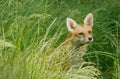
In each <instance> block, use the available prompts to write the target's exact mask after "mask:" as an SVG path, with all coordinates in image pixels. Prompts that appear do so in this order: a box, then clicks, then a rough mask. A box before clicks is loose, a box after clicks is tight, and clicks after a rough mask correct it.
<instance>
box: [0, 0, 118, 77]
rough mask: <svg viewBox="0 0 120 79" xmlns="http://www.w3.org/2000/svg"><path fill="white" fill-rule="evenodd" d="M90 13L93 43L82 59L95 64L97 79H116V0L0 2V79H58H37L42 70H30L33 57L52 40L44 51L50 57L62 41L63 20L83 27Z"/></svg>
mask: <svg viewBox="0 0 120 79" xmlns="http://www.w3.org/2000/svg"><path fill="white" fill-rule="evenodd" d="M90 12H91V13H93V15H94V27H93V37H94V42H93V43H92V44H90V46H89V47H88V51H87V54H85V56H84V59H85V60H86V61H91V62H94V63H95V64H96V67H97V68H98V69H99V70H100V71H101V72H102V74H101V77H102V78H100V79H120V0H0V79H58V78H57V77H52V78H50V77H49V76H48V77H47V78H46V77H42V76H43V75H41V76H40V77H39V76H38V75H40V74H38V73H41V71H42V69H43V71H45V70H44V69H45V68H42V67H44V66H40V67H41V68H40V70H39V71H37V69H36V70H35V69H34V65H32V62H34V55H35V56H36V55H38V56H39V55H41V54H40V53H42V52H43V51H40V50H42V47H43V45H44V44H45V41H49V40H50V39H51V38H53V37H55V36H56V37H55V40H54V42H52V45H50V46H49V48H48V49H47V48H46V49H47V50H49V54H51V53H52V51H51V49H52V50H54V49H55V48H56V47H57V46H58V45H59V44H60V43H61V42H62V41H63V40H64V39H65V37H66V36H67V33H68V31H67V28H66V18H67V17H70V18H73V19H74V20H75V21H77V22H78V23H83V20H84V18H85V16H86V15H87V14H88V13H90ZM49 27H50V28H49ZM45 35H46V36H45ZM43 39H44V40H43ZM44 51H45V50H44ZM47 54H48V53H47ZM44 55H46V54H43V55H42V56H39V57H43V58H44ZM39 57H36V58H35V60H37V59H39ZM32 58H33V61H30V60H31V59H32ZM29 59H30V60H29ZM26 61H29V62H26ZM28 63H29V64H30V63H31V64H30V65H29V64H28ZM28 66H29V67H28ZM35 67H36V68H37V67H38V66H35ZM38 68H39V67H38ZM35 74H38V75H37V77H36V76H35ZM56 74H59V73H56ZM44 76H46V74H44ZM56 76H57V75H56ZM59 79H65V78H62V77H59ZM91 79H92V78H91Z"/></svg>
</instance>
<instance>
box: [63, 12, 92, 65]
mask: <svg viewBox="0 0 120 79" xmlns="http://www.w3.org/2000/svg"><path fill="white" fill-rule="evenodd" d="M66 25H67V29H68V31H69V34H68V36H67V38H66V39H65V41H64V42H63V45H64V44H65V43H66V41H68V40H69V39H71V40H70V41H71V43H72V49H73V50H72V52H71V55H70V57H71V58H70V60H71V61H70V63H69V64H70V65H71V66H72V65H79V64H81V63H82V62H84V60H83V56H84V54H85V52H86V51H87V47H88V46H89V44H90V43H91V42H93V36H92V27H93V14H92V13H88V15H87V16H86V17H85V19H84V23H83V24H78V23H77V22H76V21H74V20H73V19H72V18H67V20H66Z"/></svg>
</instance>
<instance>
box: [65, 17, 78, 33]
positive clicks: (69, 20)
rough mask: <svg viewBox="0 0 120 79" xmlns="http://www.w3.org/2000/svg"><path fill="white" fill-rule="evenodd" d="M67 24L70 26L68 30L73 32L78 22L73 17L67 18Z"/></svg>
mask: <svg viewBox="0 0 120 79" xmlns="http://www.w3.org/2000/svg"><path fill="white" fill-rule="evenodd" d="M66 24H67V28H68V31H70V32H73V30H75V28H76V27H77V25H78V24H77V23H76V22H75V21H74V20H73V19H71V18H67V21H66Z"/></svg>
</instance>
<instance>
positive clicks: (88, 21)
mask: <svg viewBox="0 0 120 79" xmlns="http://www.w3.org/2000/svg"><path fill="white" fill-rule="evenodd" d="M84 24H86V25H87V26H91V27H92V26H93V14H92V13H89V14H88V15H87V16H86V17H85V19H84Z"/></svg>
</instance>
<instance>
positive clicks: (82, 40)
mask: <svg viewBox="0 0 120 79" xmlns="http://www.w3.org/2000/svg"><path fill="white" fill-rule="evenodd" d="M74 41H75V42H80V43H88V42H92V41H93V39H92V40H89V39H88V38H77V37H75V38H74Z"/></svg>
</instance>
